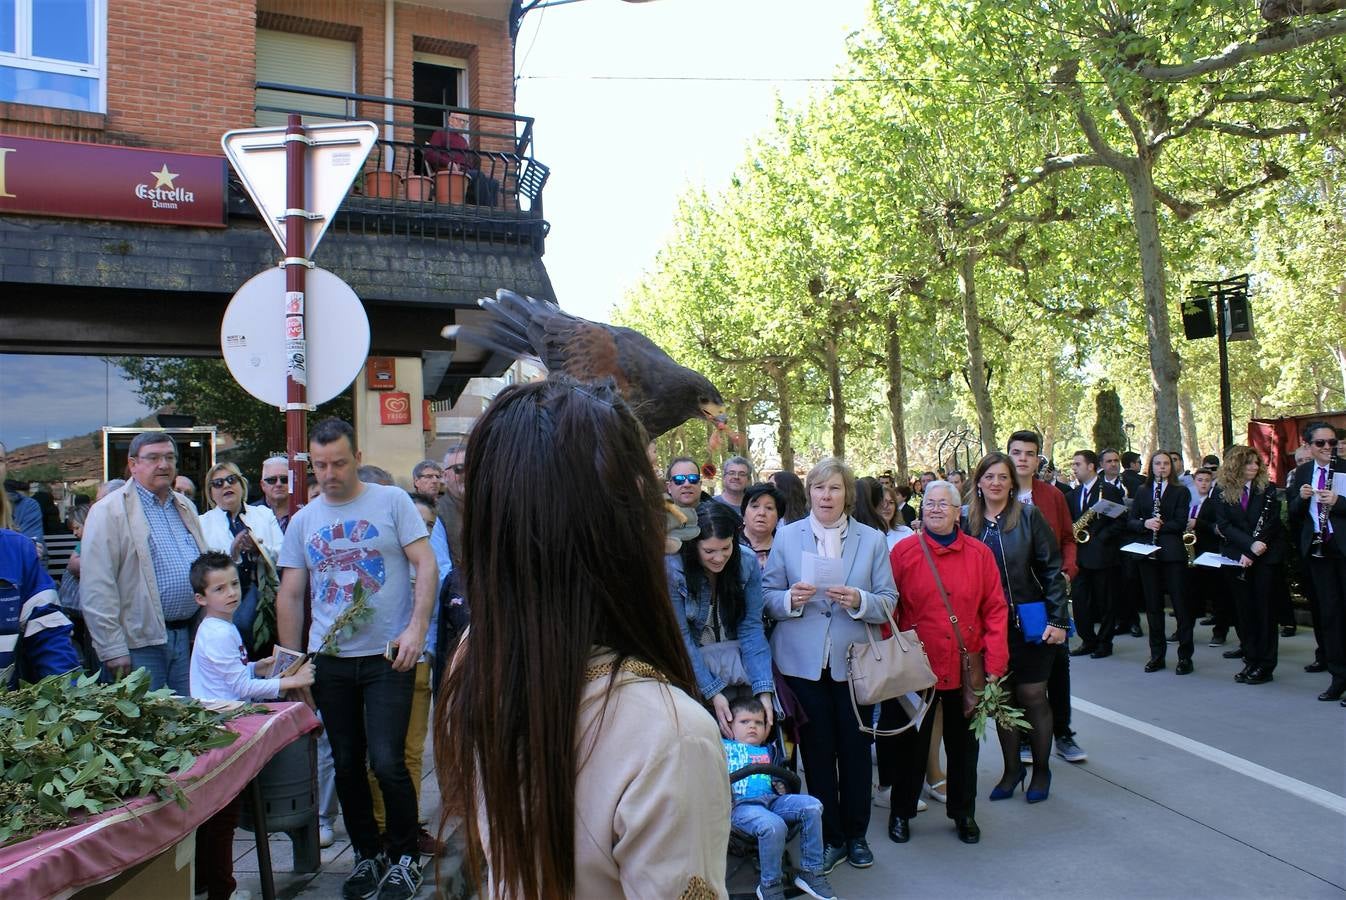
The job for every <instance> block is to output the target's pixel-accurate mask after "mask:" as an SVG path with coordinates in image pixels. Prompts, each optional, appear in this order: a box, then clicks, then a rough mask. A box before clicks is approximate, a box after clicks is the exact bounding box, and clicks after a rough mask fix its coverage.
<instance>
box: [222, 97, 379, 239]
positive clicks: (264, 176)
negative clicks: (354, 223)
mask: <svg viewBox="0 0 1346 900" xmlns="http://www.w3.org/2000/svg"><path fill="white" fill-rule="evenodd" d="M304 132H305V134H306V136H307V143H308V146H307V147H306V148H305V151H304V186H305V191H304V208H303V210H302V211H296V210H290V209H288V208H287V207H286V204H285V126H277V127H274V128H244V129H241V130H239V131H230V132H226V133H225V135H224V137H223V138H221V139H220V143H221V144H222V145H223V146H224V155H225V156H227V157H229V162H230V163H231V164H232V165H233V167H234V171H235V172H237V173H238V177H239V180H241V181H242V182H243V187H244V188H246V189H247V191H248V196H249V197H251V198H252V202H253V203H254V204H256V205H257V208H258V209H259V210H260V211H261V213H262V220H263V221H264V222H266V226H267V227H268V228H270V229H271V235H272V237H274V238H275V239H276V243H278V244H280V249H281V252H284V251H285V218H286V216H287V215H290V214H302V215H304V216H305V217H306V218H307V220H308V221H307V222H306V223H305V227H304V233H305V241H304V245H305V246H304V256H305V257H312V256H313V251H314V250H315V249H316V248H317V246H318V242H319V241H321V240H322V236H323V235H324V234H325V233H326V232H327V226H328V225H330V224H332V217H333V216H334V215H336V211H337V207H339V206H340V205H341V201H342V200H344V199H345V198H346V193H347V192H348V191H349V190H350V187H351V184H352V182H354V181H355V176H356V175H357V174H359V172H360V169H361V168H362V167H363V166H364V162H365V158H366V157H368V156H369V151H370V149H371V148H372V147H373V146H374V141H375V140H376V139H377V138H378V135H379V129H378V126H377V125H375V124H374V123H373V122H334V123H332V124H330V125H305V126H304Z"/></svg>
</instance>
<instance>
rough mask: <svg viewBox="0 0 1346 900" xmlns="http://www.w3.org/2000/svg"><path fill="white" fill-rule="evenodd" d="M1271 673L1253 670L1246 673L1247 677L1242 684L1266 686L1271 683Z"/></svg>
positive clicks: (1266, 670) (1265, 670)
mask: <svg viewBox="0 0 1346 900" xmlns="http://www.w3.org/2000/svg"><path fill="white" fill-rule="evenodd" d="M1271 680H1272V678H1271V671H1270V670H1269V669H1261V668H1258V669H1253V670H1252V671H1251V672H1249V673H1248V677H1247V678H1245V679H1243V683H1244V684H1266V683H1267V682H1268V681H1271Z"/></svg>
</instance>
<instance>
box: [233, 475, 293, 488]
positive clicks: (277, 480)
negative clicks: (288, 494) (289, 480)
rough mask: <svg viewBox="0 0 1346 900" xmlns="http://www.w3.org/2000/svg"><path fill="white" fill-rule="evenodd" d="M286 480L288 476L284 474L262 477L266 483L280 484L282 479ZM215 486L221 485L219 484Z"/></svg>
mask: <svg viewBox="0 0 1346 900" xmlns="http://www.w3.org/2000/svg"><path fill="white" fill-rule="evenodd" d="M229 477H230V478H233V477H234V476H232V475H230V476H229ZM285 480H286V478H285V476H284V475H267V476H266V477H265V478H263V479H262V482H263V483H264V484H280V483H281V482H282V481H285ZM215 486H216V487H219V485H218V484H217V485H215Z"/></svg>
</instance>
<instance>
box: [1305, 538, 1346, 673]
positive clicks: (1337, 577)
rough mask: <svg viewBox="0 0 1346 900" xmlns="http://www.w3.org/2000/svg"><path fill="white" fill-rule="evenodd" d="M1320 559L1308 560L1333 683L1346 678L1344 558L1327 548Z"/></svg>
mask: <svg viewBox="0 0 1346 900" xmlns="http://www.w3.org/2000/svg"><path fill="white" fill-rule="evenodd" d="M1327 553H1328V554H1330V555H1328V556H1326V557H1324V558H1323V559H1317V558H1316V557H1312V556H1310V557H1309V558H1308V566H1309V577H1310V578H1312V579H1313V592H1314V594H1315V595H1317V599H1318V621H1320V622H1321V623H1322V632H1323V638H1322V648H1323V662H1324V663H1326V664H1327V671H1329V672H1331V673H1332V680H1333V681H1336V680H1337V679H1340V678H1346V559H1342V558H1341V557H1340V556H1338V555H1337V554H1336V551H1335V550H1334V549H1331V548H1329V549H1328V550H1327Z"/></svg>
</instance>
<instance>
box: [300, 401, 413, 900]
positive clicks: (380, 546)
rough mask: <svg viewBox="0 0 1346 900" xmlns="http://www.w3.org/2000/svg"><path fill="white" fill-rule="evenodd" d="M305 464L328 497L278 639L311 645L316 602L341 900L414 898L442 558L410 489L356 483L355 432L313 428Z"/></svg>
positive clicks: (319, 685) (308, 527)
mask: <svg viewBox="0 0 1346 900" xmlns="http://www.w3.org/2000/svg"><path fill="white" fill-rule="evenodd" d="M309 458H310V460H311V462H312V465H313V473H314V475H315V476H317V479H318V483H319V486H320V487H321V488H322V494H321V495H320V496H319V497H317V498H315V499H314V500H313V501H312V502H311V503H309V504H308V505H307V506H305V507H304V508H303V509H301V510H300V511H299V512H298V513H296V514H295V516H294V518H293V519H292V520H291V522H290V526H289V528H288V529H287V530H286V532H285V543H284V545H283V547H282V549H281V554H280V567H281V569H282V574H281V584H280V592H279V594H278V595H277V597H276V624H277V630H278V633H279V636H280V643H281V644H282V645H283V646H286V647H291V648H299V647H301V646H304V642H303V641H302V639H301V635H300V630H301V623H302V622H303V619H304V601H305V598H306V597H308V596H309V595H310V593H311V595H312V598H313V599H312V626H311V627H310V629H309V633H308V641H307V644H306V646H307V648H308V649H309V650H310V651H311V652H316V653H317V654H318V656H317V657H316V659H317V677H316V680H315V682H314V684H313V692H312V694H313V700H315V701H316V705H317V709H318V710H319V712H321V713H322V719H323V725H324V726H325V727H326V729H327V733H328V736H329V737H330V738H331V742H332V758H333V762H334V763H335V768H336V784H337V796H338V797H339V798H340V800H341V812H342V817H343V818H344V820H345V823H346V832H347V834H349V835H350V839H351V844H352V845H353V846H354V848H355V866H354V868H353V869H352V871H351V874H350V876H349V877H348V878H347V879H346V882H345V884H343V885H342V895H343V897H346V898H365V897H372V896H374V894H375V893H377V894H378V896H379V897H380V900H409V898H411V897H413V896H415V894H416V891H417V890H419V889H420V884H421V872H420V857H419V854H418V853H417V849H416V837H417V831H418V830H419V821H418V817H417V808H416V786H415V785H413V784H412V783H411V776H410V774H409V773H408V771H407V766H406V762H405V759H404V751H405V747H406V736H407V725H408V723H409V721H410V717H411V702H412V694H413V690H414V687H415V669H416V662H417V660H418V659H419V658H420V656H421V652H422V651H423V650H424V648H425V633H426V629H427V628H428V627H429V623H430V609H431V606H432V604H433V602H434V597H435V588H436V586H437V585H438V583H439V576H438V572H437V570H436V566H435V556H434V553H433V551H431V549H430V542H429V540H427V538H426V533H425V523H424V522H423V521H422V520H421V517H420V515H419V514H418V513H417V512H416V508H415V506H414V505H413V504H412V502H411V498H410V497H409V496H408V495H407V493H406V491H403V490H401V489H400V488H397V487H390V486H385V485H380V484H366V483H363V482H361V481H360V479H359V477H358V474H357V473H358V469H359V466H360V453H359V451H358V450H357V449H356V446H355V432H354V430H353V429H352V428H351V426H350V425H349V424H347V423H346V422H343V421H341V420H339V419H326V420H324V421H322V422H319V423H318V424H317V425H315V426H314V427H313V429H312V431H311V432H310V433H309ZM412 567H415V571H416V576H415V580H414V581H415V588H414V598H413V587H412V581H413V580H412V577H411V569H412ZM310 586H311V588H312V590H311V591H310ZM338 625H341V626H342V627H339V628H338V627H337V626H338ZM366 760H368V767H367V766H366ZM369 768H372V769H373V771H374V775H375V777H376V778H377V779H378V782H379V788H380V790H381V791H382V793H383V799H384V805H385V808H386V810H387V820H388V832H387V836H386V837H387V845H388V848H389V850H390V853H391V860H392V862H391V864H390V862H389V859H388V857H385V855H384V852H383V841H382V839H381V837H380V835H379V829H378V825H377V824H376V822H375V820H374V809H373V801H372V798H371V796H370V792H369V782H368V775H367V772H368V769H369Z"/></svg>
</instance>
